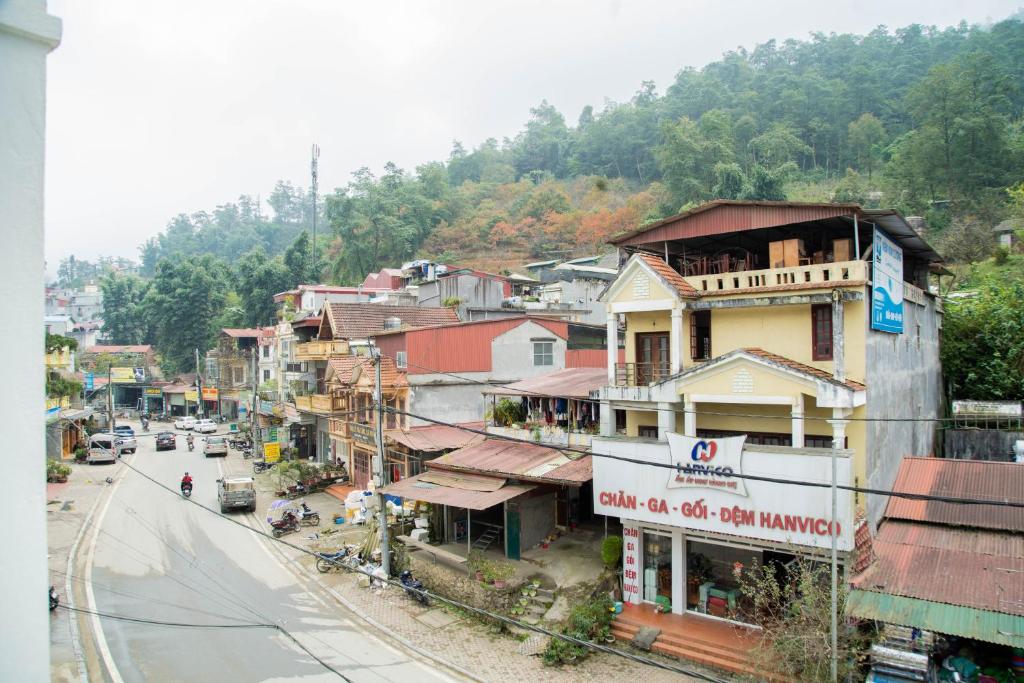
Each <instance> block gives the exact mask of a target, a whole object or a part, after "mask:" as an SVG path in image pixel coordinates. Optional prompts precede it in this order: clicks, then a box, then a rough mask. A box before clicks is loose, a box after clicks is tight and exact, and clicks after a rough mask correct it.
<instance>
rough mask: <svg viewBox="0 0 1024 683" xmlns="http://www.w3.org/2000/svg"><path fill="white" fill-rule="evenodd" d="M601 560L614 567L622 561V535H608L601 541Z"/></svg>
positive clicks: (610, 567)
mask: <svg viewBox="0 0 1024 683" xmlns="http://www.w3.org/2000/svg"><path fill="white" fill-rule="evenodd" d="M601 561H602V562H604V566H605V567H607V568H609V569H612V568H614V567H618V566H619V563H620V562H622V536H608V537H607V538H605V539H604V541H603V542H602V543H601Z"/></svg>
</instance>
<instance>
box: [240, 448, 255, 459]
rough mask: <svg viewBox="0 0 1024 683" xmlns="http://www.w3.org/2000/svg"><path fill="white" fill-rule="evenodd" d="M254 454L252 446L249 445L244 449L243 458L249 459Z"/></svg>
mask: <svg viewBox="0 0 1024 683" xmlns="http://www.w3.org/2000/svg"><path fill="white" fill-rule="evenodd" d="M252 456H253V452H252V446H248V447H246V448H243V449H242V458H243V459H245V460H248V459H249V458H251V457H252Z"/></svg>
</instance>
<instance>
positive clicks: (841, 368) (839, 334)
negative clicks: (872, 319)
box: [832, 289, 846, 382]
mask: <svg viewBox="0 0 1024 683" xmlns="http://www.w3.org/2000/svg"><path fill="white" fill-rule="evenodd" d="M832 376H833V377H834V378H835V379H836V380H838V381H840V382H845V381H846V337H845V335H844V333H843V298H842V295H841V294H840V292H839V290H838V289H836V290H833V291H832Z"/></svg>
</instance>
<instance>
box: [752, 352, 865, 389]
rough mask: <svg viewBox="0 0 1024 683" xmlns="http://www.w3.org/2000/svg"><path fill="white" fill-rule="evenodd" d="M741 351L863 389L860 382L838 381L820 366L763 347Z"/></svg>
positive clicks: (818, 376) (806, 373) (833, 382)
mask: <svg viewBox="0 0 1024 683" xmlns="http://www.w3.org/2000/svg"><path fill="white" fill-rule="evenodd" d="M742 351H743V352H745V353H749V354H750V355H752V356H757V357H759V358H762V359H764V360H766V361H768V362H769V363H774V364H776V365H783V366H785V367H787V368H790V369H792V370H796V371H797V372H802V373H804V374H805V375H813V376H814V377H817V378H818V379H821V380H825V381H826V382H831V383H832V384H842V385H843V386H845V387H847V388H848V389H852V390H853V391H864V385H863V384H861V383H860V382H854V381H853V380H852V379H848V380H846V381H845V382H839V381H837V380H836V378H835V377H833V376H832V375H831V374H830V373H828V372H826V371H824V370H821V369H820V368H816V367H814V366H812V365H807V364H805V363H801V362H800V361H795V360H792V359H791V358H786V357H785V356H780V355H779V354H777V353H771V352H769V351H765V350H764V349H758V348H746V349H742Z"/></svg>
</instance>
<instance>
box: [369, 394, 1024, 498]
mask: <svg viewBox="0 0 1024 683" xmlns="http://www.w3.org/2000/svg"><path fill="white" fill-rule="evenodd" d="M384 410H385V411H390V412H392V413H395V414H397V415H407V416H409V417H414V418H416V419H418V420H424V421H426V422H432V423H434V424H439V425H444V426H447V427H454V428H456V429H461V430H463V431H466V432H471V433H473V434H481V435H483V436H486V437H488V438H491V439H500V440H502V441H511V442H513V443H524V444H528V445H530V446H538V445H540V446H542V447H543V448H550V449H551V450H555V451H561V452H563V453H564V452H570V453H578V454H580V455H581V456H582V455H589V456H591V457H594V458H607V459H609V460H618V461H620V462H626V463H630V464H633V465H642V466H646V467H659V468H662V469H668V470H674V471H676V472H682V471H684V470H685V468H684V467H683V466H681V465H673V464H670V463H660V462H648V461H647V460H639V459H636V458H628V457H626V456H622V455H612V454H610V453H594V452H592V451H589V450H586V449H583V448H579V447H577V446H566V447H561V446H543V445H542V444H538V443H537V442H535V441H530V440H528V439H520V438H517V437H514V436H506V435H504V434H490V433H488V432H486V431H484V430H482V429H476V428H473V427H467V426H466V425H461V424H457V423H455V422H445V421H444V420H436V419H434V418H431V417H426V416H424V415H417V414H416V413H410V412H406V411H404V410H398V409H397V408H392V407H389V406H384ZM723 476H726V475H723ZM727 476H729V477H735V478H737V479H750V480H752V481H764V482H769V483H772V484H789V485H793V486H807V487H812V488H826V489H830V488H832V484H831V483H830V482H816V481H801V480H797V479H782V478H780V477H765V476H761V475H757V474H742V473H739V472H733V473H731V474H729V475H727ZM836 488H838V489H840V490H843V491H852V492H854V493H869V494H873V495H879V496H890V497H893V498H906V499H908V500H930V501H936V502H940V503H954V504H960V505H992V506H997V507H1010V508H1024V501H1013V500H1006V499H1004V500H994V499H993V500H985V499H980V498H955V497H952V496H936V495H932V494H927V493H911V492H909V491H887V490H885V489H871V488H865V487H863V486H847V485H841V484H837V485H836Z"/></svg>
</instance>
